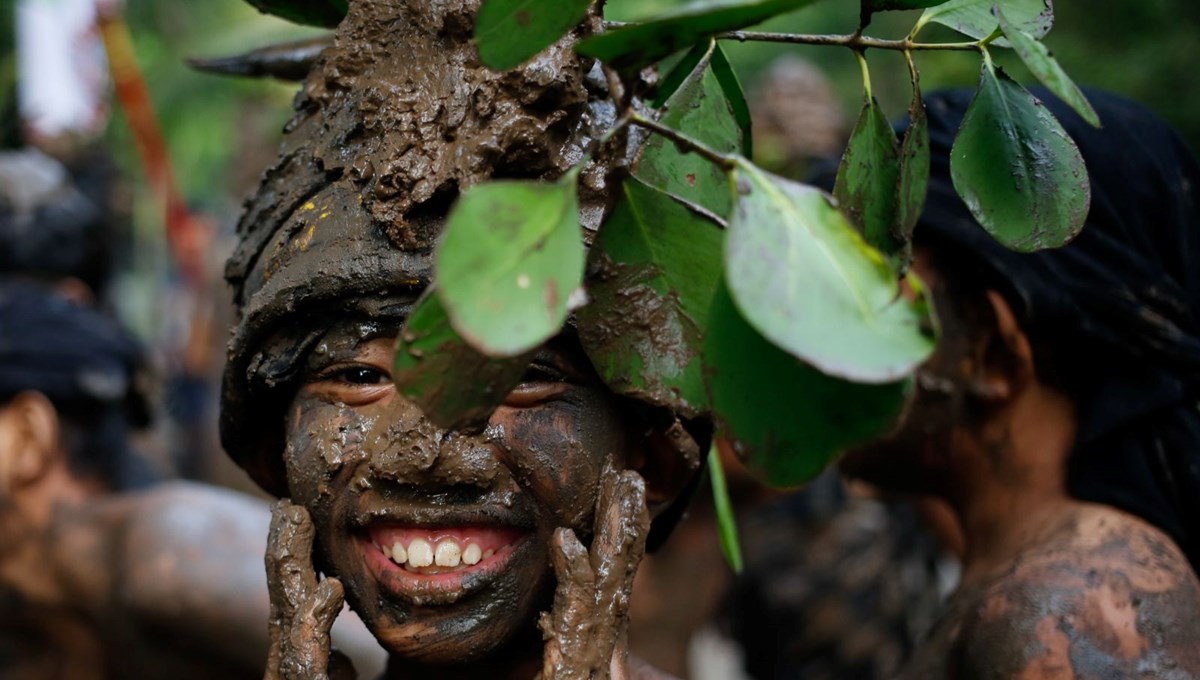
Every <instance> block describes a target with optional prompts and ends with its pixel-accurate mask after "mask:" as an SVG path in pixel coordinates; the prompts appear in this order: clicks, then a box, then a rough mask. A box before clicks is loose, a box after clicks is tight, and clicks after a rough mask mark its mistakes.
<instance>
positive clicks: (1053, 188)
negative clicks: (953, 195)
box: [950, 64, 1091, 252]
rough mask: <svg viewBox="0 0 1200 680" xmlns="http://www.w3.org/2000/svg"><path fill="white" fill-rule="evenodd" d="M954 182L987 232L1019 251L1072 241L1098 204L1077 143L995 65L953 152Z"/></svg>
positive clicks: (986, 75)
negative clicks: (1092, 204) (1090, 209)
mask: <svg viewBox="0 0 1200 680" xmlns="http://www.w3.org/2000/svg"><path fill="white" fill-rule="evenodd" d="M950 179H951V180H952V181H953V182H954V189H955V190H956V191H957V192H958V194H959V195H960V196H962V198H963V201H965V202H966V204H967V207H968V208H969V209H970V211H971V214H972V215H974V216H975V219H976V220H978V221H979V223H980V224H981V225H983V227H984V229H986V230H987V231H988V232H989V233H990V234H991V235H992V236H994V237H995V238H996V240H997V241H999V242H1000V243H1002V244H1004V245H1005V246H1007V247H1009V248H1012V249H1013V250H1019V251H1026V252H1027V251H1033V250H1039V249H1041V248H1054V247H1057V246H1061V245H1063V244H1064V243H1067V242H1068V241H1070V240H1071V239H1072V238H1074V237H1075V235H1076V234H1078V233H1079V230H1080V229H1082V228H1083V222H1084V220H1085V219H1086V218H1087V213H1088V205H1089V203H1090V201H1091V189H1090V187H1089V186H1088V175H1087V168H1085V167H1084V163H1083V157H1082V156H1080V154H1079V149H1078V148H1077V147H1076V146H1075V142H1073V141H1072V140H1071V138H1070V137H1069V136H1067V133H1066V131H1065V130H1063V127H1062V125H1060V124H1059V122H1058V121H1057V120H1055V118H1054V116H1053V115H1052V114H1051V113H1050V112H1049V111H1048V110H1047V109H1046V107H1045V106H1043V105H1042V103H1041V102H1039V101H1038V100H1037V99H1036V98H1035V97H1034V96H1033V95H1032V94H1030V93H1029V91H1028V90H1026V89H1025V88H1023V87H1021V86H1020V85H1018V84H1017V83H1015V82H1013V81H1012V80H1011V79H1010V78H1009V77H1008V76H1007V75H1005V74H1004V72H1003V71H999V70H993V69H992V68H990V67H989V65H988V64H984V68H983V75H982V77H981V78H980V80H979V90H978V91H977V92H976V93H975V98H974V99H973V100H972V101H971V105H970V106H969V107H967V113H966V115H965V116H964V117H963V122H962V127H960V128H959V130H958V136H957V137H956V138H955V139H954V146H953V148H951V150H950Z"/></svg>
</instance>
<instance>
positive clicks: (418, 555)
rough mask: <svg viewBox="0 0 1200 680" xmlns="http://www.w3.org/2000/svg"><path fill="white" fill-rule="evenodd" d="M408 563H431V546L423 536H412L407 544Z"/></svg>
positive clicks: (418, 565) (411, 564) (416, 564)
mask: <svg viewBox="0 0 1200 680" xmlns="http://www.w3.org/2000/svg"><path fill="white" fill-rule="evenodd" d="M408 564H409V566H412V567H428V566H429V565H431V564H433V548H431V547H430V546H429V543H428V542H426V541H425V539H423V538H414V539H413V541H412V543H409V544H408Z"/></svg>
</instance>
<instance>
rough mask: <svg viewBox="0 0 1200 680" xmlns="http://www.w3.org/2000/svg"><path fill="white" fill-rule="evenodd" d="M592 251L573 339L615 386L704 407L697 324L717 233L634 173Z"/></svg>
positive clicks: (714, 274)
mask: <svg viewBox="0 0 1200 680" xmlns="http://www.w3.org/2000/svg"><path fill="white" fill-rule="evenodd" d="M623 188H624V196H623V197H622V200H621V201H620V202H619V203H618V204H617V206H616V207H615V208H614V209H613V213H612V215H611V216H609V218H608V220H607V221H606V222H605V223H604V227H603V228H602V229H601V230H600V236H599V238H598V240H597V242H596V244H595V245H594V246H593V247H592V252H591V261H592V264H591V267H590V268H589V269H590V271H591V273H590V274H589V277H588V296H589V297H590V298H591V301H590V302H589V303H588V304H587V305H586V306H584V307H583V308H581V309H580V310H579V312H578V318H579V337H580V340H581V342H582V343H583V346H584V349H585V350H586V351H587V354H588V357H590V358H591V360H592V364H593V365H594V366H595V367H596V370H597V371H598V372H599V373H600V376H601V377H602V378H603V379H604V381H605V383H607V384H608V386H609V387H610V388H611V389H612V390H613V391H615V392H617V393H619V394H625V395H630V396H635V397H638V398H640V399H642V400H644V401H648V402H650V403H653V404H657V405H660V406H667V407H670V408H672V409H674V410H676V411H678V412H680V413H683V414H685V415H687V416H688V417H695V416H697V415H700V414H701V413H703V412H705V411H706V410H707V409H708V396H707V394H706V393H705V390H704V377H703V372H702V361H701V355H702V353H703V350H702V348H703V340H702V338H703V329H704V328H705V327H706V326H707V324H708V311H709V307H710V306H711V304H712V296H713V292H714V291H715V290H716V287H717V282H718V281H719V280H720V278H721V238H722V236H721V232H720V230H718V229H717V227H716V226H715V225H714V224H712V223H711V222H709V221H708V220H706V219H703V218H701V217H699V216H698V215H696V213H694V212H692V211H691V210H689V209H687V208H686V207H684V206H683V205H681V204H680V203H679V202H678V201H676V200H674V199H672V198H671V197H670V196H668V195H667V194H665V193H663V192H661V191H659V190H657V189H655V188H654V187H651V186H648V185H646V184H644V183H642V182H640V181H638V180H637V179H632V178H631V179H628V180H626V181H625V184H624V187H623Z"/></svg>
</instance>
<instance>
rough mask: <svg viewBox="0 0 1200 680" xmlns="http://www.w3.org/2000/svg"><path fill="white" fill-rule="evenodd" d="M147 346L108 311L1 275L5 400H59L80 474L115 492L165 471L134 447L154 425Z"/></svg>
mask: <svg viewBox="0 0 1200 680" xmlns="http://www.w3.org/2000/svg"><path fill="white" fill-rule="evenodd" d="M144 388H145V355H144V352H143V350H142V348H141V345H140V344H139V343H137V342H136V341H135V340H134V339H133V338H132V337H131V336H129V335H128V334H127V333H126V332H125V331H124V330H122V329H121V328H120V326H119V325H117V323H116V322H115V321H113V320H112V319H110V318H108V317H107V316H105V315H104V314H102V313H100V312H98V311H96V310H93V309H90V308H87V307H83V306H81V305H78V304H76V303H74V302H71V301H69V300H67V299H65V298H63V297H62V296H60V295H57V294H56V293H54V292H53V291H52V290H51V289H49V288H47V287H45V286H42V285H39V284H35V283H31V282H28V281H19V280H7V279H0V404H6V403H8V402H9V401H11V400H12V399H13V398H14V397H16V396H17V395H19V394H21V393H22V392H26V391H35V392H39V393H41V394H43V395H45V397H46V398H47V399H49V400H50V402H51V403H52V404H53V405H54V408H55V410H56V411H58V415H59V419H60V421H61V423H62V428H61V432H62V438H63V445H64V448H65V449H66V453H67V457H68V463H69V465H70V468H71V470H72V472H74V473H75V474H76V475H78V476H80V477H87V478H91V479H97V480H99V481H101V482H103V483H104V484H105V485H106V486H108V487H109V488H110V489H113V490H123V489H129V488H136V487H140V486H145V485H147V484H149V483H151V482H152V481H154V480H155V479H156V477H157V475H155V474H154V473H153V472H152V471H151V468H150V467H149V465H148V464H147V463H146V462H145V461H144V459H142V458H141V457H140V456H139V455H138V454H136V453H135V452H133V451H132V450H131V449H130V447H129V435H130V432H131V430H133V429H134V428H138V427H143V426H145V425H147V424H148V423H149V420H150V413H149V406H148V401H149V400H148V398H147V396H146V394H145V392H144V391H143V390H144Z"/></svg>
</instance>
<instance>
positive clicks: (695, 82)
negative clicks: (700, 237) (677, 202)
mask: <svg viewBox="0 0 1200 680" xmlns="http://www.w3.org/2000/svg"><path fill="white" fill-rule="evenodd" d="M708 47H709V49H708V51H707V52H706V53H705V54H704V56H702V57H701V59H700V60H699V61H698V62H697V63H696V65H695V66H694V67H693V68H692V72H691V74H690V75H689V76H688V77H687V78H686V79H685V80H684V81H683V82H682V83H681V84H680V85H679V87H678V88H677V89H676V90H675V93H674V94H672V95H671V97H670V98H669V99H667V101H666V103H665V104H663V107H662V108H663V113H662V117H661V118H659V121H658V122H659V123H661V124H662V125H665V126H667V127H669V128H672V129H674V130H677V131H679V132H681V133H683V134H684V135H686V136H688V137H691V138H692V139H695V140H696V141H699V142H701V143H703V144H705V145H707V146H709V147H711V148H713V149H715V150H717V151H720V152H723V153H737V152H738V151H739V150H741V149H742V129H741V127H740V126H739V125H738V119H737V115H736V114H735V112H734V109H733V106H732V104H731V103H730V100H729V98H728V97H727V96H726V94H725V90H724V88H723V87H722V86H721V82H720V80H719V79H718V78H717V75H716V73H715V71H714V70H713V69H712V68H709V66H710V64H711V60H712V57H713V56H714V55H715V54H716V45H715V43H710V44H709V46H708ZM633 174H634V176H635V177H637V178H639V179H641V180H642V181H644V182H646V183H647V184H650V185H652V186H655V187H658V188H659V189H662V190H663V191H666V192H668V193H670V194H674V195H675V196H679V197H680V198H683V199H686V200H688V201H691V202H692V203H695V204H697V205H700V206H702V207H704V208H707V209H708V210H710V211H712V212H713V213H715V214H717V215H720V216H721V217H727V216H728V215H729V212H730V210H731V209H732V207H733V198H732V196H731V195H730V194H731V192H730V190H729V176H728V174H727V173H726V172H725V170H724V169H722V168H720V167H718V166H716V165H714V164H713V163H711V162H709V161H708V160H705V159H704V158H703V157H701V156H700V155H698V154H695V153H687V152H684V151H682V150H681V149H680V148H679V146H678V145H676V144H675V143H674V142H672V141H670V140H668V139H667V138H665V137H663V136H662V135H651V136H650V138H649V139H647V140H646V143H645V144H644V145H643V146H642V150H641V153H640V154H639V156H638V159H637V161H636V164H635V166H634V171H633Z"/></svg>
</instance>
